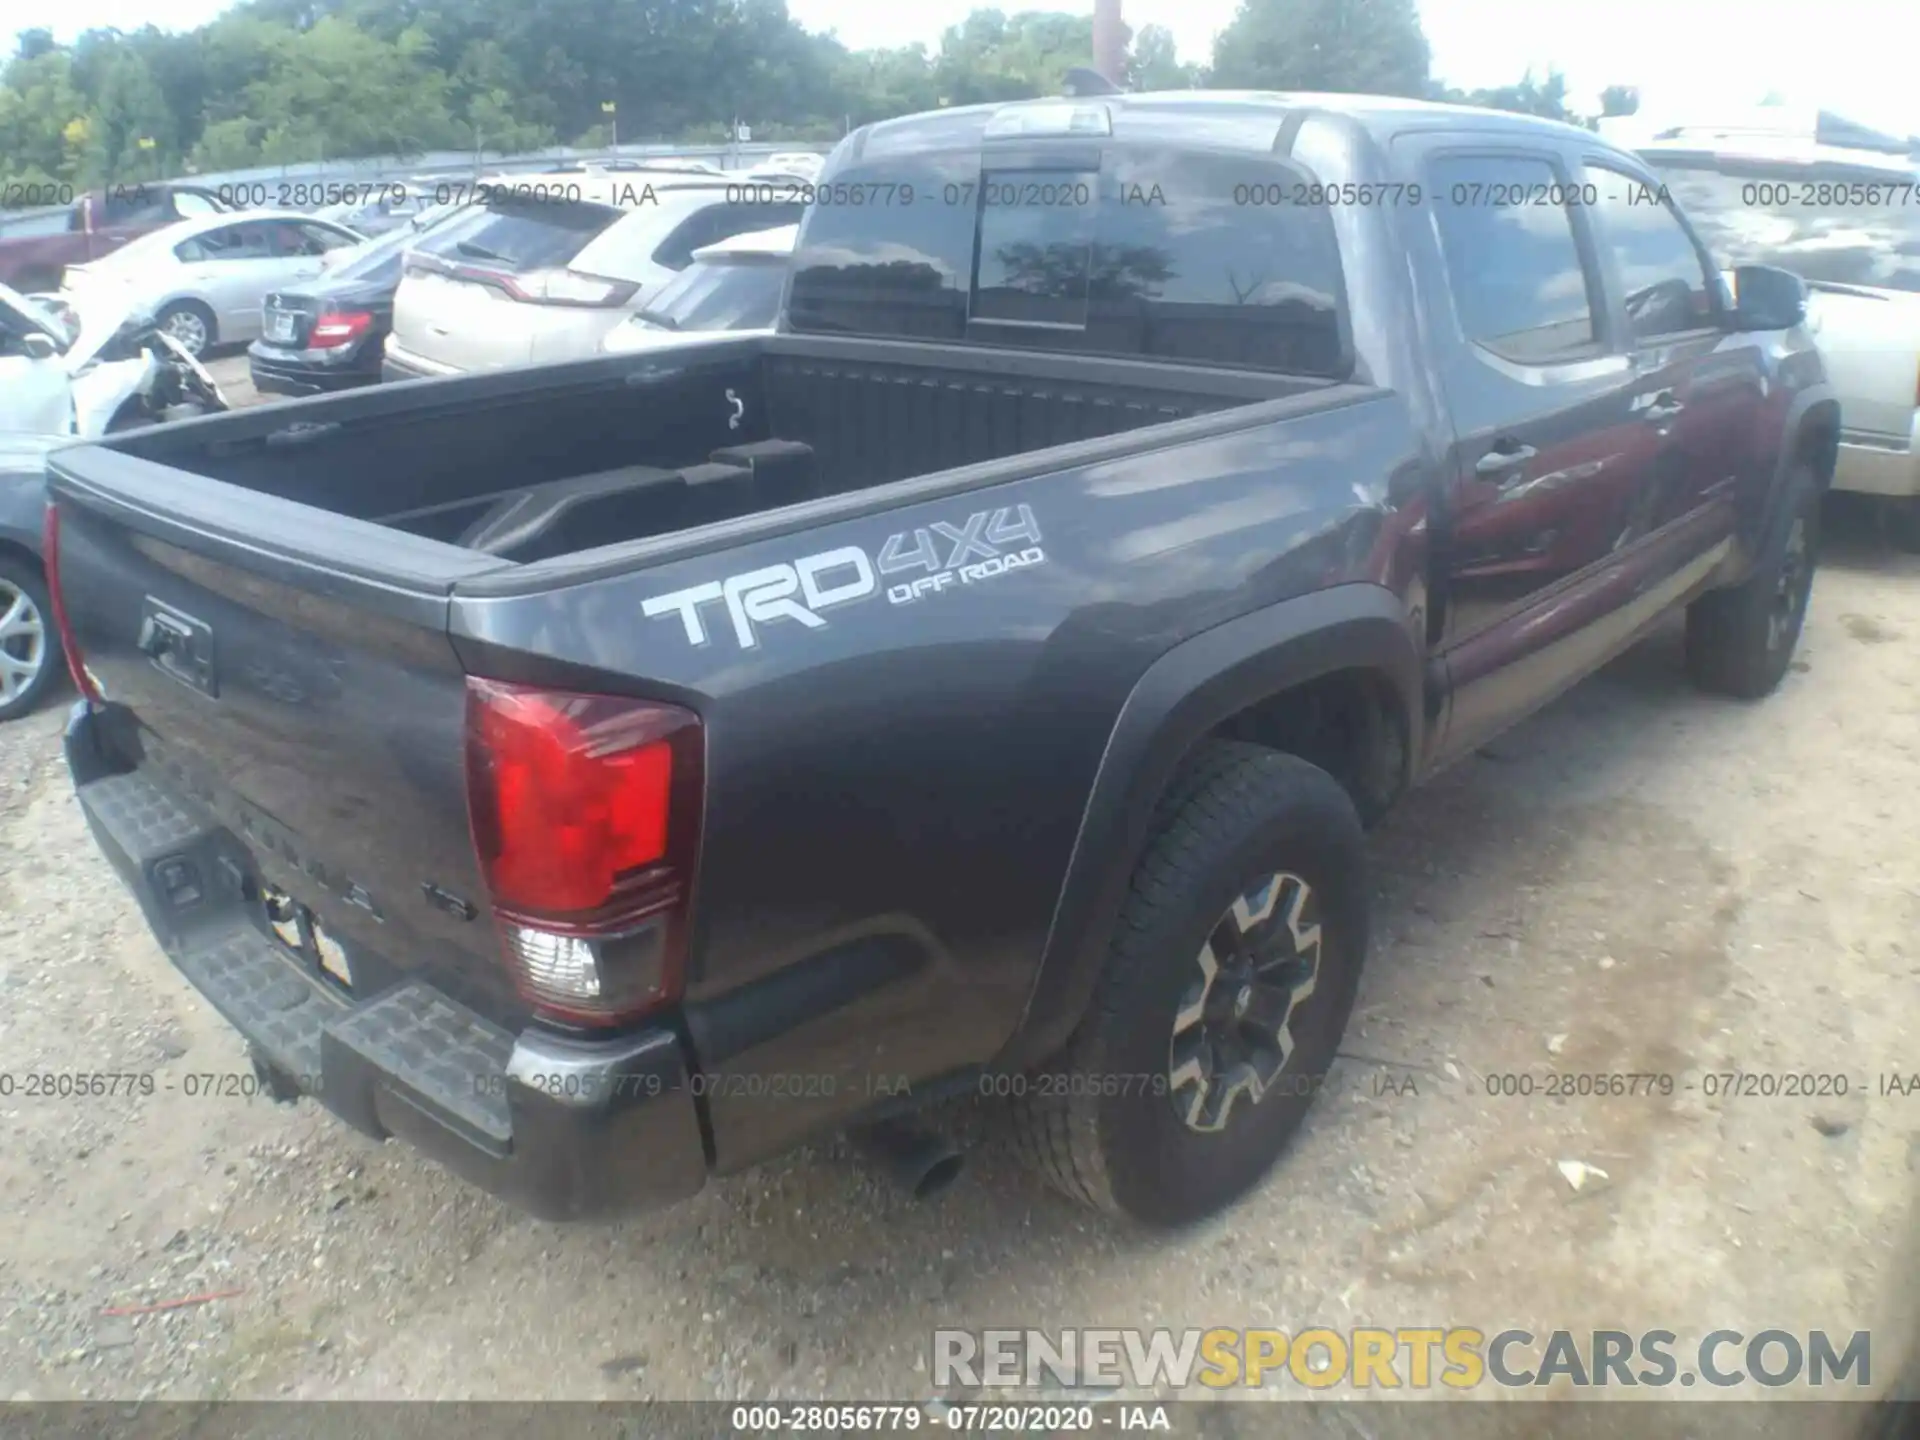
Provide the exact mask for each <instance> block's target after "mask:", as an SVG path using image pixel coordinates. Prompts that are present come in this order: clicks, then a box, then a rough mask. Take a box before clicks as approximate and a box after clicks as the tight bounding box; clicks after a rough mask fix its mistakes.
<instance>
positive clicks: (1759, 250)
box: [1642, 155, 1920, 292]
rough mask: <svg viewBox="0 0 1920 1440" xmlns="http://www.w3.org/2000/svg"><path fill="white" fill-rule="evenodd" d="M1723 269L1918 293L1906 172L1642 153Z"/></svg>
mask: <svg viewBox="0 0 1920 1440" xmlns="http://www.w3.org/2000/svg"><path fill="white" fill-rule="evenodd" d="M1642 158H1644V159H1645V160H1646V161H1647V163H1648V164H1650V165H1652V166H1654V167H1655V168H1654V174H1655V175H1657V176H1659V178H1660V182H1661V184H1663V185H1665V186H1666V187H1667V191H1668V193H1669V194H1670V195H1672V196H1673V199H1674V202H1675V203H1676V204H1678V205H1679V207H1680V208H1681V210H1682V211H1684V212H1685V214H1686V217H1687V218H1688V219H1689V220H1691V221H1692V222H1693V226H1694V229H1696V230H1697V231H1699V233H1700V239H1701V240H1702V242H1704V243H1705V245H1706V247H1707V249H1708V250H1709V251H1710V252H1711V253H1712V255H1713V258H1714V259H1715V260H1716V261H1717V262H1718V263H1720V264H1722V265H1726V266H1729V267H1731V266H1736V265H1777V266H1779V267H1780V268H1781V269H1783V270H1791V271H1793V272H1794V273H1796V274H1798V275H1802V276H1804V277H1805V278H1807V279H1808V280H1826V281H1833V282H1837V283H1839V284H1842V285H1869V286H1873V287H1874V288H1876V289H1882V290H1905V291H1909V292H1920V204H1915V203H1914V201H1915V192H1914V189H1913V185H1914V181H1913V177H1912V175H1911V174H1910V173H1909V172H1906V171H1889V170H1876V169H1870V168H1862V167H1854V166H1847V165H1791V166H1782V165H1769V164H1767V163H1766V162H1764V161H1759V162H1755V161H1742V160H1738V159H1732V158H1729V159H1716V158H1715V157H1713V156H1710V155H1698V156H1676V157H1673V158H1671V159H1668V158H1666V157H1661V156H1655V155H1647V156H1644V157H1642Z"/></svg>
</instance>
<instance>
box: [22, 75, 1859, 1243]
mask: <svg viewBox="0 0 1920 1440" xmlns="http://www.w3.org/2000/svg"><path fill="white" fill-rule="evenodd" d="M795 183H796V185H797V184H798V183H799V182H795ZM806 198H808V199H809V201H810V202H811V203H810V204H809V207H808V210H807V214H806V219H805V222H804V225H803V228H802V232H801V235H800V240H799V244H798V247H797V250H796V252H795V256H794V261H793V269H792V274H791V277H790V279H789V281H788V288H787V294H786V299H785V304H784V308H783V311H782V317H781V321H780V324H779V328H778V331H777V333H775V334H773V335H771V336H765V335H760V336H735V337H728V336H717V337H714V338H713V339H711V340H710V341H703V342H700V343H695V344H689V345H688V346H686V347H684V348H679V349H675V350H673V351H671V352H663V353H660V354H658V355H653V356H633V357H619V356H609V357H603V358H601V359H596V360H592V361H586V362H581V363H576V364H568V365H561V366H555V367H550V368H534V369H520V370H513V371H502V372H497V373H490V374H481V375H474V376H469V377H464V378H459V379H454V380H444V381H425V382H412V383H405V384H398V385H389V386H381V387H378V388H375V389H371V390H365V391H360V392H355V393H350V394H346V395H340V396H330V397H320V398H315V399H311V400H302V401H298V402H295V403H293V404H290V405H285V406H279V407H275V408H271V409H263V410H255V411H252V412H243V413H236V414H232V415H225V416H218V417H214V418H210V419H207V420H196V421H190V422H188V423H186V424H182V425H178V426H170V427H167V428H166V429H163V430H156V431H152V432H147V433H139V434H131V435H127V436H124V437H120V438H116V439H114V440H112V441H111V442H108V443H104V444H98V445H83V446H76V447H73V448H69V449H64V450H61V451H59V452H57V453H56V454H55V455H54V457H53V458H52V461H51V472H52V480H51V487H52V493H53V497H54V503H53V505H52V506H51V508H50V518H49V524H48V535H47V543H46V546H45V550H46V555H47V560H48V564H49V568H50V569H51V571H52V572H53V574H54V579H55V586H54V593H55V596H56V598H57V604H56V609H57V610H58V616H57V618H58V621H59V629H60V631H61V634H62V636H63V639H64V642H65V651H66V654H67V656H68V658H69V660H70V661H71V662H72V664H73V666H74V671H75V677H76V681H77V683H79V684H80V685H81V687H82V689H83V691H84V698H83V701H82V703H81V704H79V705H78V706H76V708H75V711H74V715H73V718H72V721H71V724H70V727H69V732H68V739H67V754H68V759H69V763H70V765H71V768H72V771H73V777H74V781H75V784H76V786H77V787H78V793H79V798H80V802H81V804H82V806H83V807H84V809H85V812H86V815H87V817H88V819H89V821H90V822H91V824H92V827H93V830H94V833H95V835H96V836H97V838H98V841H99V843H100V845H101V847H102V849H103V850H104V851H105V852H106V854H107V856H108V857H109V858H110V859H111V860H112V862H113V863H114V864H115V865H116V866H117V867H118V869H119V871H120V873H121V874H122V875H123V876H124V878H125V880H126V883H127V884H128V886H129V887H130V888H131V889H132V890H133V891H134V893H135V894H136V895H137V896H138V897H139V900H140V903H141V905H142V906H143V907H144V909H145V912H146V914H147V917H148V919H149V921H150V922H151V924H152V926H153V929H154V931H155V933H156V934H157V935H158V937H159V938H160V941H161V943H162V944H163V945H164V947H165V949H166V951H167V953H168V954H169V955H170V956H171V957H172V959H173V961H174V963H175V964H177V965H178V966H179V968H180V969H181V970H182V971H183V972H184V973H185V975H186V976H187V978H188V979H190V980H191V981H192V982H193V984H194V985H195V986H197V987H198V988H199V990H200V991H201V992H202V993H203V994H204V995H205V996H206V998H207V999H208V1000H209V1001H210V1002H211V1003H212V1004H213V1005H214V1006H216V1007H217V1008H218V1009H219V1010H220V1011H221V1012H222V1013H223V1014H224V1015H225V1016H226V1017H227V1018H228V1019H229V1020H230V1021H231V1022H232V1023H233V1024H234V1025H235V1026H236V1027H237V1028H238V1029H239V1031H240V1032H241V1033H242V1034H243V1035H244V1036H245V1037H246V1038H247V1040H248V1041H249V1042H250V1043H251V1045H252V1047H253V1049H254V1052H255V1055H256V1064H257V1066H258V1070H259V1075H260V1077H261V1083H262V1084H264V1085H267V1086H269V1087H271V1088H272V1089H273V1090H274V1091H275V1092H276V1093H277V1094H280V1095H283V1096H293V1095H296V1094H299V1093H302V1092H304V1093H307V1094H311V1095H313V1096H315V1097H317V1098H318V1099H319V1100H320V1101H322V1102H323V1103H324V1104H325V1105H326V1106H327V1107H329V1108H330V1109H331V1110H333V1111H334V1112H336V1113H337V1114H338V1115H339V1116H341V1117H342V1118H344V1119H345V1120H347V1121H348V1122H350V1123H351V1124H353V1125H355V1126H357V1127H359V1128H360V1129H361V1130H363V1131H365V1132H366V1133H368V1134H369V1135H372V1136H376V1137H397V1138H399V1139H402V1140H405V1141H407V1142H410V1143H411V1144H413V1145H415V1146H417V1147H418V1148H419V1149H421V1150H422V1151H425V1152H426V1153H428V1154H429V1155H431V1156H434V1157H436V1158H438V1159H439V1160H440V1161H442V1162H443V1163H445V1164H446V1165H448V1166H450V1167H451V1168H452V1169H454V1170H455V1171H457V1172H459V1173H460V1174H462V1175H465V1176H467V1177H469V1178H471V1179H472V1180H473V1181H475V1182H477V1183H478V1184H480V1185H483V1186H486V1187H487V1188H489V1189H491V1190H494V1191H496V1192H498V1193H501V1194H504V1195H507V1196H510V1197H512V1198H513V1199H514V1200H516V1201H517V1202H519V1203H520V1204H522V1205H524V1206H526V1207H527V1208H529V1209H531V1210H533V1211H535V1212H537V1213H539V1214H541V1215H545V1216H550V1217H557V1218H572V1217H582V1216H590V1215H599V1214H606V1213H610V1212H616V1211H619V1210H622V1209H627V1208H632V1207H635V1206H641V1205H648V1204H661V1203H666V1202H671V1201H674V1200H677V1199H680V1198H683V1197H685V1196H688V1195H690V1194H692V1193H693V1192H694V1191H696V1190H698V1189H699V1188H700V1187H701V1186H702V1185H703V1184H704V1183H705V1182H706V1180H707V1179H708V1177H709V1176H710V1175H713V1174H716V1173H729V1172H736V1171H739V1170H741V1169H742V1168H744V1167H747V1166H750V1165H752V1164H754V1163H755V1162H757V1161H760V1160H762V1159H765V1158H767V1157H770V1156H773V1155H776V1154H778V1153H780V1152H782V1151H785V1150H787V1149H789V1148H791V1147H793V1146H794V1145H796V1144H798V1143H800V1142H801V1141H802V1140H804V1139H806V1138H808V1137H810V1136H814V1135H817V1134H819V1133H821V1132H823V1131H831V1130H834V1129H837V1128H842V1127H845V1128H849V1129H852V1130H854V1131H855V1132H856V1133H857V1134H858V1135H861V1136H863V1137H865V1138H867V1139H868V1140H869V1141H871V1142H872V1143H875V1144H878V1145H880V1146H882V1147H883V1148H884V1149H885V1150H886V1151H887V1153H888V1154H890V1155H891V1156H892V1157H894V1158H895V1159H896V1161H897V1162H898V1165H899V1168H901V1169H903V1170H904V1171H906V1173H907V1174H908V1176H909V1178H910V1179H913V1180H914V1181H915V1183H917V1184H919V1185H921V1186H923V1187H924V1186H927V1185H931V1184H932V1183H933V1182H934V1181H935V1180H937V1179H939V1178H942V1177H944V1176H945V1175H947V1174H949V1173H951V1170H952V1168H953V1165H954V1163H955V1162H954V1157H953V1156H952V1155H951V1153H949V1152H948V1151H947V1149H946V1148H945V1147H944V1146H943V1145H942V1143H940V1141H939V1137H938V1136H937V1135H935V1134H933V1133H932V1124H931V1122H930V1121H929V1119H928V1118H927V1117H928V1116H929V1115H930V1114H935V1113H937V1112H938V1106H937V1105H936V1102H941V1101H944V1100H947V1099H950V1098H951V1097H955V1096H960V1095H969V1094H976V1093H980V1092H983V1091H984V1092H986V1093H989V1094H1001V1095H1007V1096H1009V1097H1011V1098H1012V1099H1014V1101H1015V1102H1016V1112H1017V1124H1016V1125H1015V1127H1014V1128H1015V1129H1016V1131H1017V1133H1018V1134H1019V1135H1020V1136H1021V1137H1022V1140H1023V1143H1024V1144H1025V1146H1026V1148H1027V1149H1028V1150H1029V1151H1030V1152H1031V1155H1032V1157H1033V1159H1034V1161H1035V1163H1036V1164H1037V1165H1038V1166H1039V1168H1040V1169H1041V1170H1042V1171H1043V1172H1044V1173H1045V1174H1047V1175H1048V1176H1049V1177H1050V1178H1051V1179H1052V1180H1053V1181H1054V1182H1055V1183H1056V1184H1058V1185H1059V1187H1060V1188H1061V1189H1063V1190H1065V1191H1066V1192H1067V1193H1069V1194H1071V1195H1073V1196H1075V1197H1077V1198H1078V1199H1080V1200H1082V1201H1084V1202H1087V1203H1089V1204H1091V1205H1094V1206H1096V1207H1100V1208H1103V1209H1106V1210H1108V1211H1111V1212H1115V1213H1118V1214H1121V1215H1125V1216H1129V1217H1132V1218H1134V1219H1136V1220H1138V1221H1141V1222H1143V1223H1146V1224H1150V1225H1178V1224H1181V1223H1184V1222H1187V1221H1190V1220H1193V1219H1194V1218H1196V1217H1199V1216H1202V1215H1206V1214H1208V1213H1210V1212H1212V1211H1214V1210H1216V1209H1218V1208H1219V1207H1221V1206H1223V1205H1225V1204H1226V1203H1228V1202H1229V1201H1230V1200H1232V1199H1233V1198H1234V1197H1235V1196H1237V1195H1239V1194H1241V1193H1242V1192H1244V1191H1245V1190H1246V1189H1247V1188H1248V1187H1250V1186H1252V1185H1254V1184H1256V1183H1257V1182H1258V1181H1259V1180H1260V1178H1261V1177H1262V1176H1263V1175H1264V1174H1265V1173H1266V1172H1267V1171H1268V1169H1269V1168H1270V1167H1271V1166H1272V1165H1273V1163H1274V1162H1275V1160H1276V1157H1277V1156H1278V1155H1279V1154H1280V1153H1281V1150H1282V1148H1283V1146H1284V1145H1285V1143H1286V1141H1287V1139H1288V1137H1289V1135H1290V1134H1291V1133H1292V1132H1293V1130H1294V1129H1295V1127H1296V1126H1297V1125H1298V1124H1299V1122H1300V1120H1301V1118H1302V1115H1303V1114H1304V1113H1305V1111H1306V1109H1307V1107H1308V1106H1309V1105H1310V1103H1311V1101H1312V1098H1313V1096H1314V1094H1315V1093H1316V1092H1317V1090H1318V1089H1319V1088H1320V1086H1321V1084H1322V1082H1323V1080H1324V1077H1325V1076H1326V1074H1327V1071H1328V1067H1329V1066H1330V1065H1331V1064H1332V1062H1333V1060H1334V1056H1335V1050H1336V1047H1337V1044H1338V1042H1339V1038H1340V1035H1341V1032H1342V1029H1343V1027H1344V1026H1345V1024H1346V1021H1347V1016H1348V1012H1349V1010H1350V1008H1351V1006H1352V1004H1353V999H1354V993H1355V986H1356V983H1357V981H1358V977H1359V974H1360V968H1361V964H1362V961H1363V958H1364V956H1365V954H1366V950H1367V907H1368V895H1369V885H1368V881H1367V878H1366V874H1365V863H1364V842H1363V831H1364V827H1365V826H1366V825H1367V824H1368V823H1370V822H1371V821H1373V820H1374V819H1375V818H1376V817H1378V816H1379V815H1381V814H1382V812H1384V811H1385V810H1386V809H1387V808H1388V806H1389V805H1390V804H1392V803H1393V801H1394V800H1395V799H1396V798H1397V797H1398V796H1400V795H1401V794H1402V792H1404V791H1405V790H1406V789H1407V787H1408V786H1409V785H1411V784H1413V783H1414V782H1415V781H1417V780H1419V779H1421V778H1422V777H1424V776H1426V775H1428V774H1430V773H1431V772H1433V771H1434V770H1436V769H1437V768H1438V767H1440V766H1443V765H1445V764H1447V763H1448V762H1449V761H1451V760H1453V759H1454V758H1456V757H1458V756H1460V755H1462V754H1464V753H1466V752H1469V751H1471V750H1473V749H1474V748H1475V747H1476V746H1479V745H1481V744H1483V743H1484V742H1485V741H1486V740H1487V739H1488V738H1489V737H1490V736H1492V735H1494V734H1495V733H1496V732H1498V731H1499V730H1500V729H1501V728H1502V727H1504V726H1507V725H1510V724H1512V723H1513V722H1514V721H1516V720H1518V719H1520V718H1521V717H1522V716H1524V715H1526V714H1527V713H1528V712H1530V711H1532V710H1534V709H1536V708H1537V707H1539V706H1540V705H1542V704H1543V703H1544V702H1546V701H1547V700H1549V699H1550V698H1552V697H1553V696H1554V695H1556V694H1557V693H1559V692H1560V691H1562V690H1564V689H1565V688H1566V687H1568V686H1569V685H1572V684H1573V683H1574V682H1575V681H1577V680H1578V679H1579V678H1580V677H1582V676H1584V675H1586V674H1588V673H1589V672H1591V671H1592V670H1593V669H1594V668H1595V667H1596V666H1598V665H1600V664H1602V663H1603V662H1604V661H1606V660H1607V659H1608V658H1609V657H1610V656H1612V655H1614V654H1616V653H1618V652H1619V651H1621V650H1622V649H1623V648H1625V647H1626V646H1628V645H1630V644H1631V643H1632V642H1633V641H1634V639H1635V638H1636V637H1637V636H1640V635H1641V634H1643V633H1644V632H1645V631H1647V629H1648V628H1649V627H1650V626H1652V625H1654V624H1656V623H1657V622H1658V621H1660V620H1661V618H1662V617H1663V616H1665V615H1667V614H1668V613H1669V612H1671V611H1674V610H1675V609H1677V608H1680V607H1685V609H1686V615H1687V665H1688V668H1689V669H1690V670H1691V672H1692V674H1693V676H1694V678H1695V679H1696V680H1697V681H1699V682H1700V683H1701V684H1703V685H1704V686H1705V687H1706V688H1708V689H1710V690H1714V691H1718V692H1722V693H1725V694H1730V695H1734V696H1742V697H1758V696H1760V695H1763V694H1765V693H1766V692H1767V691H1769V690H1770V689H1772V688H1773V687H1774V686H1775V685H1776V684H1777V683H1778V681H1779V680H1780V678H1781V676H1782V674H1783V672H1784V671H1785V670H1786V668H1787V662H1788V657H1789V656H1790V654H1791V652H1792V650H1793V647H1794V644H1795V642H1796V639H1797V637H1798V634H1799V630H1800V626H1801V621H1802V617H1803V615H1804V613H1805V607H1806V604H1807V599H1808V594H1809V591H1810V588H1811V585H1812V578H1813V570H1814V563H1815V558H1816V556H1817V553H1818V539H1819V508H1818V503H1817V502H1818V500H1819V497H1820V494H1821V491H1822V489H1823V488H1824V487H1825V486H1826V484H1827V482H1828V479H1829V477H1830V475H1831V473H1832V467H1833V463H1834V447H1835V443H1836V439H1837V437H1838V434H1839V425H1840V419H1839V415H1838V413H1837V407H1836V406H1835V405H1834V403H1833V401H1832V398H1831V395H1830V393H1829V391H1828V390H1827V388H1826V386H1825V384H1824V382H1823V378H1822V370H1821V364H1820V360H1819V356H1818V354H1817V353H1816V351H1815V350H1814V349H1813V347H1812V346H1811V345H1810V344H1809V343H1808V341H1807V339H1806V337H1805V335H1804V334H1803V333H1802V332H1801V330H1800V329H1799V321H1800V319H1801V318H1802V316H1803V314H1804V304H1805V291H1804V288H1803V287H1802V285H1801V284H1800V282H1799V281H1798V280H1797V279H1796V278H1795V277H1793V276H1791V275H1788V274H1785V273H1784V272H1780V271H1776V270H1769V269H1766V268H1764V267H1751V268H1749V269H1745V270H1742V271H1741V273H1740V278H1739V285H1738V303H1737V307H1736V306H1735V304H1734V303H1733V302H1732V301H1731V300H1730V298H1729V295H1728V293H1727V292H1726V290H1725V289H1724V288H1723V287H1722V285H1721V284H1720V283H1719V281H1718V280H1717V278H1716V274H1717V272H1716V270H1715V268H1714V265H1713V262H1712V260H1711V258H1710V257H1709V256H1708V255H1707V253H1706V252H1705V251H1704V250H1703V249H1702V248H1701V246H1700V245H1699V244H1698V243H1697V241H1696V239H1695V237H1694V235H1693V232H1692V231H1691V230H1690V229H1689V227H1688V225H1687V222H1686V220H1685V217H1684V216H1683V215H1681V214H1680V213H1679V212H1678V211H1677V210H1675V209H1674V208H1673V207H1672V206H1671V205H1670V204H1669V203H1668V202H1667V200H1666V198H1665V197H1663V196H1662V195H1661V194H1660V192H1659V190H1658V187H1657V185H1656V184H1655V183H1654V181H1653V177H1652V176H1651V175H1650V174H1649V173H1648V172H1647V171H1646V169H1645V168H1644V167H1643V166H1642V164H1641V163H1640V162H1639V161H1637V160H1636V159H1634V158H1633V157H1631V156H1630V155H1627V154H1625V153H1623V152H1621V151H1619V150H1617V149H1614V148H1612V147H1610V146H1608V145H1607V144H1605V143H1604V142H1602V141H1600V140H1599V139H1598V138H1597V137H1595V136H1593V135H1591V134H1588V133H1586V132H1584V131H1581V130H1577V129H1572V128H1568V127H1565V126H1559V125H1555V124H1551V123H1548V122H1545V121H1538V120H1533V119H1529V118H1523V117H1516V116H1503V115H1494V114H1490V113H1486V112H1481V111H1475V110H1467V109H1458V108H1447V107H1440V106H1431V105H1420V104H1413V103H1408V102H1402V101H1388V100H1372V99H1367V98H1361V97H1352V96H1338V97H1330V96H1297V97H1290V96H1280V95H1259V96H1246V95H1209V94H1204V93H1183V94H1170V95H1158V96H1115V97H1102V98H1097V99H1089V98H1079V99H1072V100H1064V101H1036V102H1025V103H1020V104H1013V105H1006V106H1001V107H984V108H975V109H960V110H950V111H943V112H940V113H938V114H933V115H925V116H916V117H909V118H905V119H900V120H895V121H890V122H886V123H883V124H877V125H872V126H869V127H867V128H865V129H862V130H859V131H857V132H855V133H854V134H852V135H851V136H849V137H848V138H847V139H846V140H845V141H844V142H843V143H842V144H841V145H840V146H839V148H838V149H837V150H836V151H835V152H834V154H833V156H832V158H831V161H830V163H829V164H828V166H827V168H826V170H825V172H824V173H823V175H822V177H821V180H820V182H819V186H818V188H817V189H816V190H813V191H810V192H807V196H806ZM1676 703H1679V702H1677V701H1676Z"/></svg>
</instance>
